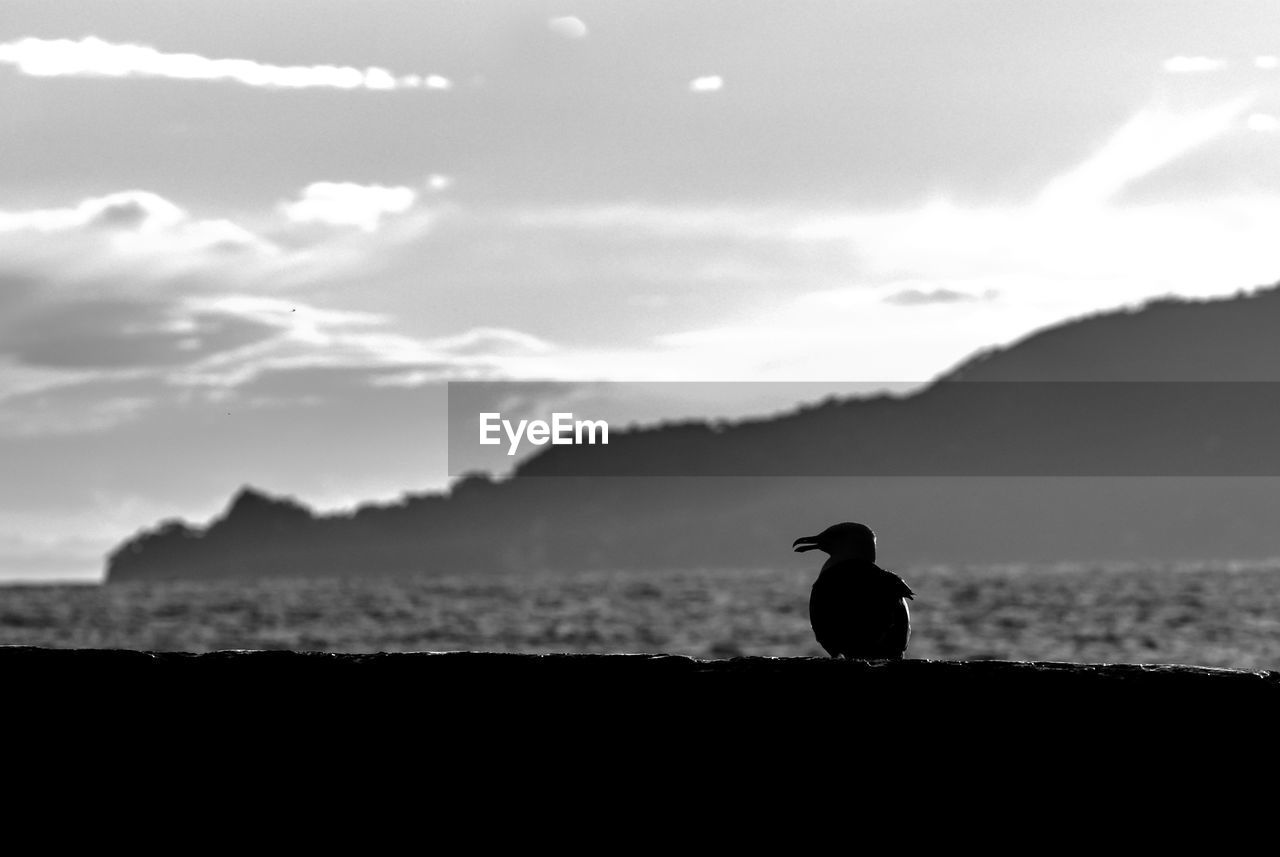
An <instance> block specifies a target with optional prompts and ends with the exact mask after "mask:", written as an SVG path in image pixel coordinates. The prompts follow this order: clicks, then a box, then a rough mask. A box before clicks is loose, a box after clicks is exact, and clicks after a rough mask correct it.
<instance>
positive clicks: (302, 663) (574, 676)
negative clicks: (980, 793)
mask: <svg viewBox="0 0 1280 857" xmlns="http://www.w3.org/2000/svg"><path fill="white" fill-rule="evenodd" d="M0 676H3V681H4V689H5V691H6V696H7V697H8V698H9V699H10V700H22V703H21V704H20V705H17V706H14V707H12V708H11V709H10V711H11V712H12V714H13V716H16V717H18V718H23V717H31V718H41V717H43V718H54V719H57V718H60V717H66V718H69V719H75V718H80V719H81V720H82V721H83V723H84V724H85V725H86V726H89V725H92V724H94V723H95V722H96V723H97V724H99V726H101V725H105V724H108V723H109V724H112V725H113V726H115V727H124V728H132V727H139V726H146V727H148V728H154V729H162V728H163V729H167V730H170V729H171V730H178V731H190V732H192V733H196V732H203V731H205V730H208V729H211V728H212V729H215V730H226V729H229V728H231V729H235V728H240V727H242V726H244V725H246V724H258V725H260V726H262V727H264V728H265V727H266V726H267V725H268V724H273V725H274V727H275V728H280V729H287V730H290V731H298V732H305V731H307V730H313V729H335V730H340V729H341V728H342V726H343V724H344V723H349V724H371V723H378V724H383V725H385V726H387V727H388V728H392V726H393V725H394V728H406V729H409V730H411V731H412V732H413V733H416V734H422V735H432V734H440V730H461V731H466V730H470V729H479V728H482V727H483V726H484V725H485V724H497V723H502V724H506V726H507V728H513V729H518V728H520V727H521V726H523V725H527V724H535V723H536V724H540V725H542V726H544V727H550V728H565V729H567V728H570V727H571V728H573V729H581V730H583V731H590V730H593V729H601V730H605V731H608V730H609V729H610V728H612V727H619V728H621V727H624V726H626V727H631V728H639V729H647V730H659V729H664V728H668V727H670V728H677V729H686V730H706V731H707V734H709V735H714V734H715V733H716V732H717V730H722V731H729V730H738V729H743V728H747V727H750V728H752V729H758V730H759V731H760V732H761V733H763V734H771V733H777V732H780V731H781V732H785V731H787V730H790V729H797V730H803V729H808V728H815V727H818V726H820V725H822V724H830V723H833V722H834V723H843V724H852V723H854V722H858V721H863V720H875V721H877V722H879V723H895V722H896V723H901V724H907V723H921V722H929V723H932V724H934V726H935V727H936V726H937V725H938V724H943V723H962V722H963V723H965V724H966V725H967V726H969V727H970V728H979V729H982V730H983V731H993V730H994V731H999V730H1002V729H1003V730H1007V731H1010V732H1012V731H1014V730H1018V729H1025V728H1045V729H1049V728H1055V727H1057V728H1067V729H1069V730H1077V731H1078V730H1084V729H1089V728H1094V727H1098V726H1102V725H1105V726H1106V727H1107V728H1108V729H1139V730H1143V729H1150V728H1156V727H1159V726H1161V725H1163V726H1173V725H1178V724H1181V725H1183V726H1185V727H1187V728H1188V729H1191V730H1192V731H1198V730H1199V727H1200V726H1201V725H1203V723H1204V718H1205V717H1215V716H1217V717H1220V716H1225V715H1231V716H1233V717H1246V716H1248V715H1250V714H1253V713H1262V712H1264V711H1265V712H1267V713H1269V714H1272V715H1274V714H1280V672H1274V671H1266V670H1257V671H1245V670H1228V669H1211V668H1206V667H1193V666H1179V665H1125V664H1067V663H1024V662H1011V661H927V660H904V661H896V662H892V661H871V662H867V661H844V660H832V659H827V658H760V657H744V658H732V659H725V660H699V659H695V658H689V657H683V656H676V655H583V654H550V655H522V654H510V653H485V652H444V653H390V654H363V655H361V654H336V653H326V652H287V651H223V652H211V653H205V654H190V653H181V652H138V651H127V650H94V649H78V650H77V649H45V648H36V647H24V646H6V647H0Z"/></svg>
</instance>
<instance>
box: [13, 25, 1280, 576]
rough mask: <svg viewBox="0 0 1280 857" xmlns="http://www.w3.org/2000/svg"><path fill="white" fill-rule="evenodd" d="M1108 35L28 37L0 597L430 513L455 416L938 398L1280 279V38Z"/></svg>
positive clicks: (1259, 34) (202, 31) (17, 123)
mask: <svg viewBox="0 0 1280 857" xmlns="http://www.w3.org/2000/svg"><path fill="white" fill-rule="evenodd" d="M1084 2H1085V0H1072V2H1067V3H1061V4H1026V3H1022V2H1019V0H991V2H984V3H973V4H938V3H929V2H912V0H908V2H903V3H894V4H850V3H845V2H843V0H818V2H815V3H812V4H805V6H804V7H803V9H802V10H801V9H800V8H799V7H797V8H796V9H794V10H790V11H783V10H782V7H781V6H779V5H778V4H776V3H770V2H763V0H738V2H734V3H716V2H708V3H699V4H687V3H683V2H678V0H654V2H646V3H644V4H616V3H607V2H603V0H594V1H593V2H584V3H579V4H578V5H577V6H575V7H573V8H566V7H564V6H563V4H561V5H558V6H557V5H554V4H542V3H535V4H534V5H533V6H525V5H520V6H518V7H517V5H516V4H510V3H508V2H506V0H474V2H469V3H467V4H423V3H420V2H416V0H388V2H385V3H379V4H351V3H349V2H346V0H278V2H275V3H272V4H270V5H269V8H268V7H264V6H262V5H261V4H258V3H256V2H249V0H223V2H218V3H212V2H210V3H202V2H193V3H191V4H186V5H184V7H183V13H182V14H181V15H167V14H166V15H160V14H157V13H156V8H158V7H155V6H153V5H150V4H143V3H136V4H135V3H113V4H97V3H82V2H78V0H42V2H39V3H35V2H26V0H15V2H12V3H9V4H6V10H5V15H4V18H3V20H2V21H0V104H3V105H4V109H5V121H4V122H3V123H0V150H2V151H4V152H5V158H4V159H3V161H0V200H3V201H4V202H3V204H2V206H0V471H2V472H3V473H4V477H3V478H2V479H0V578H5V577H15V576H16V577H22V576H31V577H44V578H48V577H57V576H68V575H71V576H82V577H94V576H96V575H97V574H99V573H100V571H101V564H100V557H101V553H102V551H104V550H106V549H107V548H109V547H110V546H111V545H113V544H114V543H116V542H118V541H119V540H120V539H121V538H123V537H124V536H127V535H129V534H130V533H131V532H132V531H133V530H134V529H136V528H138V527H142V526H147V525H150V524H152V523H154V522H155V520H157V519H158V518H162V517H169V516H186V517H189V518H192V519H196V520H203V519H205V518H207V517H209V516H210V515H212V514H214V513H215V512H216V511H218V510H219V509H220V508H221V506H222V505H223V504H224V503H225V501H226V499H227V498H228V497H229V496H230V495H231V494H232V493H233V492H234V491H235V490H236V488H238V487H239V485H240V484H242V483H246V482H248V483H253V484H256V485H258V486H260V487H262V488H264V489H266V490H269V491H274V492H280V493H292V494H295V495H297V496H298V497H299V498H300V499H302V500H303V501H307V502H311V503H314V504H316V505H318V506H320V507H322V508H333V507H337V506H342V505H349V504H352V503H354V502H358V501H366V500H373V499H390V498H393V497H395V496H396V495H397V494H399V493H400V492H402V491H406V490H415V491H417V490H422V489H424V488H428V487H433V486H438V485H440V484H442V481H443V479H444V443H443V438H442V437H441V436H440V432H441V431H442V425H443V420H442V415H441V413H440V407H441V403H442V401H443V397H442V393H441V390H440V386H439V382H440V381H442V380H447V379H456V378H499V377H519V378H548V377H549V378H565V379H567V378H600V377H605V378H617V379H632V380H679V379H689V380H794V381H830V382H837V381H838V382H853V381H867V382H886V381H892V382H901V381H905V382H923V381H926V380H928V379H929V378H932V377H934V376H936V375H937V374H938V373H940V372H942V371H945V370H946V369H947V368H949V367H950V366H952V365H954V364H956V363H957V362H959V361H960V360H962V359H964V358H965V357H966V356H968V355H969V354H971V353H973V352H974V351H975V350H977V349H980V348H983V347H986V346H990V345H993V344H999V343H1007V342H1010V341H1012V340H1015V339H1017V338H1020V337H1021V336H1024V335H1026V334H1027V333H1029V332H1030V331H1032V330H1034V329H1036V328H1038V327H1041V326H1044V325H1047V324H1052V323H1055V322H1057V321H1060V320H1062V319H1065V318H1068V317H1070V316H1073V315H1078V314H1081V313H1086V312H1092V311H1095V310H1098V309H1101V308H1107V307H1115V306H1120V305H1126V304H1132V303H1135V302H1138V301H1141V300H1144V299H1146V298H1149V297H1152V296H1157V295H1163V294H1169V293H1174V294H1182V295H1197V296H1207V295H1214V294H1229V293H1232V292H1235V291H1237V290H1239V289H1241V288H1250V287H1253V286H1258V285H1263V284H1268V283H1272V282H1275V281H1276V280H1278V279H1280V252H1277V250H1276V249H1275V248H1276V246H1277V245H1276V242H1275V240H1274V229H1275V227H1274V224H1275V223H1276V222H1277V220H1278V219H1280V217H1278V215H1280V190H1277V188H1280V149H1277V148H1276V133H1277V132H1278V131H1280V120H1277V118H1276V117H1277V116H1280V77H1277V75H1276V69H1277V68H1280V60H1277V59H1276V56H1275V54H1274V51H1275V49H1276V45H1277V44H1280V42H1278V41H1277V39H1276V38H1275V36H1276V34H1275V33H1273V32H1270V31H1269V30H1268V27H1269V26H1270V20H1271V15H1270V13H1271V10H1270V8H1269V7H1268V6H1267V5H1265V4H1264V3H1257V2H1249V0H1242V2H1239V3H1232V4H1223V5H1217V6H1214V7H1212V8H1210V7H1209V6H1207V5H1206V4H1201V3H1192V2H1178V0H1175V2H1161V3H1159V4H1158V9H1159V13H1160V25H1159V26H1155V25H1154V24H1153V23H1152V20H1153V19H1152V14H1153V13H1152V9H1154V8H1157V7H1155V6H1152V5H1150V4H1147V3H1145V2H1134V3H1131V4H1130V3H1126V4H1102V5H1098V4H1088V9H1087V14H1086V13H1084V12H1082V10H1081V8H1079V7H1080V6H1081V5H1082V4H1083V3H1084ZM566 12H568V13H571V14H565V13H566ZM249 22H252V26H248V23H249ZM780 404H781V403H780ZM681 408H682V409H683V410H687V403H681ZM708 415H711V414H708Z"/></svg>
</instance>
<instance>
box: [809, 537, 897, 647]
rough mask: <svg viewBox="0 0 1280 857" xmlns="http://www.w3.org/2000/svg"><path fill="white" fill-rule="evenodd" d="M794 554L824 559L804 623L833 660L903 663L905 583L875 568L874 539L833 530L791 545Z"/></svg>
mask: <svg viewBox="0 0 1280 857" xmlns="http://www.w3.org/2000/svg"><path fill="white" fill-rule="evenodd" d="M792 547H793V548H795V550H796V552H797V553H803V552H804V551H810V550H815V549H816V550H820V551H823V552H824V553H827V554H828V555H829V558H828V559H827V561H826V562H825V563H823V565H822V571H820V572H819V573H818V579H817V580H816V581H814V583H813V593H812V594H811V595H810V596H809V622H810V624H812V625H813V633H814V636H816V637H817V638H818V643H819V645H821V646H822V648H824V649H826V650H827V654H829V655H831V657H833V658H839V657H845V658H862V659H866V660H873V659H893V660H898V659H901V658H902V655H903V653H904V652H905V651H906V650H907V639H908V638H909V637H910V636H911V611H910V610H909V609H907V599H908V598H913V597H915V593H914V592H912V591H911V587H909V586H907V584H906V581H904V580H903V579H902V578H901V577H898V575H896V574H894V573H893V572H891V571H885V570H884V569H883V568H881V567H880V566H878V565H876V534H875V533H873V532H872V531H871V528H870V527H868V526H867V525H866V524H854V523H844V524H833V525H832V526H830V527H827V528H826V529H825V530H823V531H822V532H820V533H818V534H817V535H816V536H805V537H804V538H799V539H796V540H795V542H794V543H793V544H792Z"/></svg>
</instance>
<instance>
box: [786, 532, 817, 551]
mask: <svg viewBox="0 0 1280 857" xmlns="http://www.w3.org/2000/svg"><path fill="white" fill-rule="evenodd" d="M791 546H792V547H793V548H795V549H796V553H804V552H805V551H811V550H816V549H817V547H818V537H817V536H802V537H801V538H798V539H796V540H795V541H794V542H792V544H791Z"/></svg>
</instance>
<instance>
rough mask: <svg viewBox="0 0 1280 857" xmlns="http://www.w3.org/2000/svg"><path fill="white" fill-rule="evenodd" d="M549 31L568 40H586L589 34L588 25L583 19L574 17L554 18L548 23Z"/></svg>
mask: <svg viewBox="0 0 1280 857" xmlns="http://www.w3.org/2000/svg"><path fill="white" fill-rule="evenodd" d="M547 29H549V30H550V31H551V32H553V33H555V34H556V35H557V36H562V37H564V38H566V39H585V38H586V37H587V34H588V30H587V25H586V24H584V23H583V22H582V19H581V18H575V17H574V16H572V15H565V16H564V17H561V18H552V19H551V20H549V21H547Z"/></svg>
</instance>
